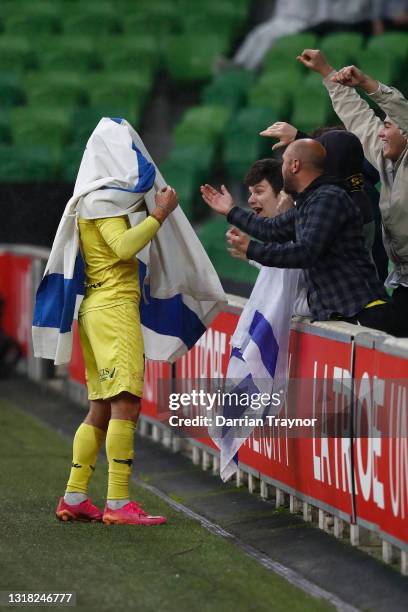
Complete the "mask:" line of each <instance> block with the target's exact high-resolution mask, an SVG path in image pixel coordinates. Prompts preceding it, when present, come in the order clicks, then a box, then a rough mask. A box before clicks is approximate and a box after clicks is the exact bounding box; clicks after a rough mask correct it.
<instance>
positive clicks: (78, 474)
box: [66, 423, 105, 499]
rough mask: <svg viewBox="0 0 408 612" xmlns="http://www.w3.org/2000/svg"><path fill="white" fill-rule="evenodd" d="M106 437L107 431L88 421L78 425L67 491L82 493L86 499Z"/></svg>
mask: <svg viewBox="0 0 408 612" xmlns="http://www.w3.org/2000/svg"><path fill="white" fill-rule="evenodd" d="M104 437H105V432H104V431H103V430H102V429H99V427H94V426H93V425H88V424H87V423H81V425H80V426H79V427H78V429H77V431H76V434H75V437H74V444H73V458H72V467H71V473H70V476H69V480H68V484H67V488H66V493H73V492H74V493H82V494H84V495H85V499H86V497H87V493H88V483H89V481H90V479H91V476H92V474H93V472H94V470H95V463H96V459H97V456H98V452H99V448H100V446H101V444H102V442H103V439H104Z"/></svg>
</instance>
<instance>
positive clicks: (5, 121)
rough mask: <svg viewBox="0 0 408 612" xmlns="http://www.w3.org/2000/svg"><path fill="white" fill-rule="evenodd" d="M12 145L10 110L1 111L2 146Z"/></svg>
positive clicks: (0, 132) (0, 142)
mask: <svg viewBox="0 0 408 612" xmlns="http://www.w3.org/2000/svg"><path fill="white" fill-rule="evenodd" d="M9 143H11V128H10V110H9V109H6V110H4V109H1V110H0V144H9Z"/></svg>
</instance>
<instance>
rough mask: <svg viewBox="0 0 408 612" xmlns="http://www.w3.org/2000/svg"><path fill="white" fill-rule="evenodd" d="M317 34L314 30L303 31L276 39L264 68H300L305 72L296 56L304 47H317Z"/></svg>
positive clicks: (266, 57)
mask: <svg viewBox="0 0 408 612" xmlns="http://www.w3.org/2000/svg"><path fill="white" fill-rule="evenodd" d="M316 46H317V35H316V34H313V33H312V32H301V33H300V34H290V35H289V36H282V38H278V40H276V41H275V43H274V45H273V47H272V49H271V50H270V51H269V52H268V53H267V54H266V56H265V59H264V61H263V70H264V71H265V72H270V71H273V70H282V69H285V70H287V69H288V68H289V69H290V70H291V71H293V70H299V71H300V72H302V71H303V72H304V70H305V69H304V67H303V66H302V64H300V63H299V62H297V61H296V56H297V55H299V54H300V53H302V51H303V50H304V49H316Z"/></svg>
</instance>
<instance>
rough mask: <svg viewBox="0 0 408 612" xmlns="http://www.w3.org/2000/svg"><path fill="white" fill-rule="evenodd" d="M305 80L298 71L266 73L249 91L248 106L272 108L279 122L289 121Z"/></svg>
mask: <svg viewBox="0 0 408 612" xmlns="http://www.w3.org/2000/svg"><path fill="white" fill-rule="evenodd" d="M304 78H305V77H303V76H302V75H301V73H299V72H298V71H288V72H269V73H265V74H264V75H263V76H262V77H261V78H260V79H259V81H258V82H257V83H255V85H254V86H253V87H252V89H251V90H250V91H249V94H248V104H249V105H250V106H256V107H265V108H267V107H270V108H271V111H272V114H273V115H275V116H276V117H278V120H280V121H283V120H288V119H290V116H291V112H292V107H293V98H294V97H296V96H298V95H299V91H301V85H302V80H303V79H304Z"/></svg>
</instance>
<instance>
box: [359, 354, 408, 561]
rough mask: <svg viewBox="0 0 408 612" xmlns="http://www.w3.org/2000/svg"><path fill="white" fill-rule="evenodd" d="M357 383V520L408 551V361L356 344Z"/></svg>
mask: <svg viewBox="0 0 408 612" xmlns="http://www.w3.org/2000/svg"><path fill="white" fill-rule="evenodd" d="M355 387H356V398H357V400H358V401H357V402H356V406H357V411H356V428H355V433H356V436H357V437H356V439H355V443H354V456H355V493H356V511H357V517H358V522H360V523H362V524H363V525H364V524H366V525H367V524H368V525H369V526H371V527H373V526H374V527H375V528H376V529H377V530H378V531H379V532H380V533H381V534H382V535H383V536H384V535H385V537H386V536H387V535H388V536H391V538H390V539H391V541H392V538H394V539H395V540H397V541H398V544H399V545H400V546H403V547H404V548H405V550H408V408H407V393H408V360H407V359H406V358H403V357H400V356H397V355H395V354H392V349H391V351H390V350H387V349H386V348H385V345H384V349H381V347H379V348H378V349H377V348H375V347H373V348H370V347H365V346H356V359H355ZM362 425H363V426H364V427H365V428H366V429H368V435H364V437H361V436H358V434H359V430H360V428H361V426H362ZM402 543H404V544H402Z"/></svg>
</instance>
